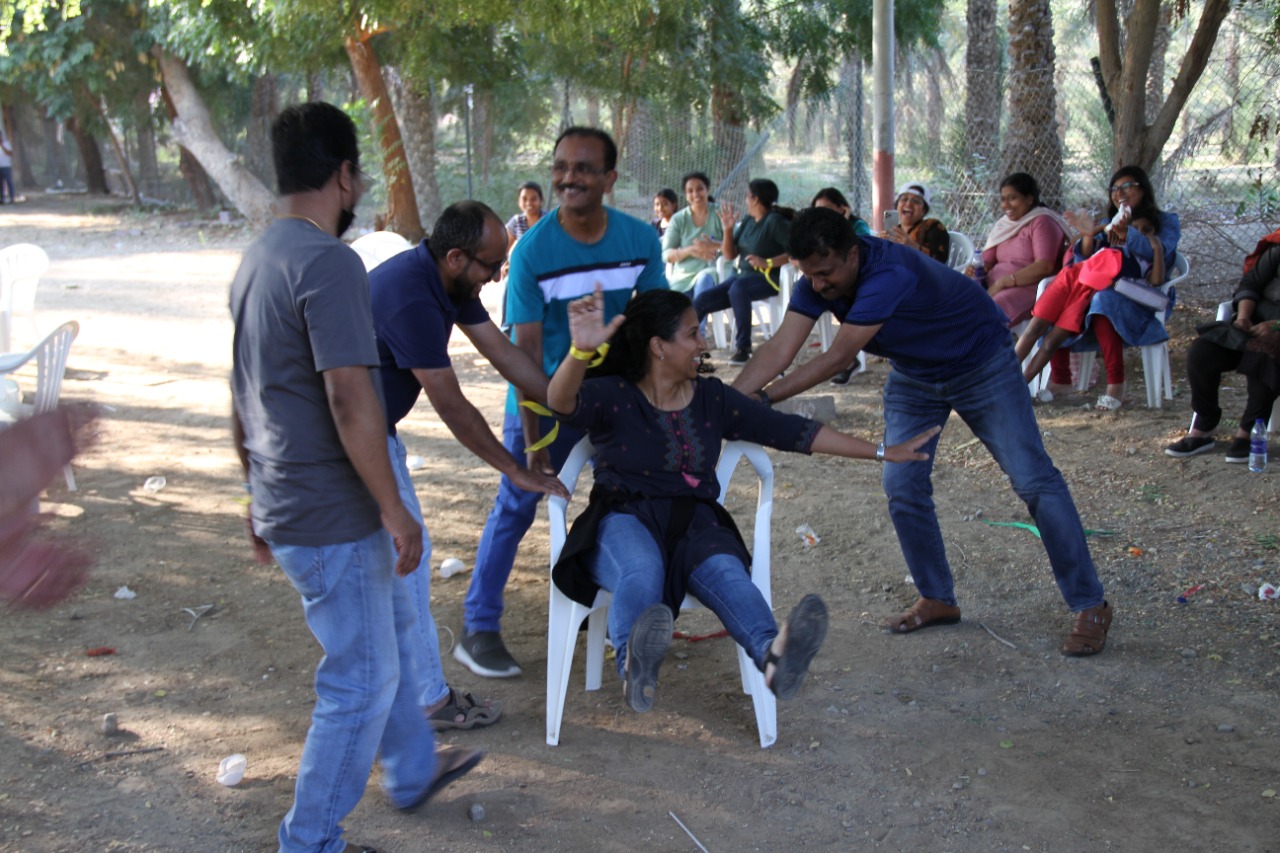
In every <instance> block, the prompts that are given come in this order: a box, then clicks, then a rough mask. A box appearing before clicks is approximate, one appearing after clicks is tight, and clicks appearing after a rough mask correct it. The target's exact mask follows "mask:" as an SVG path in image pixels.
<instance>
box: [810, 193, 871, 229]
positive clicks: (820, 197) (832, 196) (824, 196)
mask: <svg viewBox="0 0 1280 853" xmlns="http://www.w3.org/2000/svg"><path fill="white" fill-rule="evenodd" d="M809 206H810V207H829V208H831V209H832V210H834V211H836V212H837V213H839V214H840V215H841V216H843V217H844V218H845V219H847V220H849V221H850V222H852V223H853V233H854V234H857V235H858V236H859V237H870V236H871V226H869V225H867V223H866V222H865V221H864V220H863V219H862V217H861V216H858V215H857V214H856V213H854V212H853V208H852V207H850V206H849V200H848V199H847V198H845V197H844V193H842V192H840V190H838V189H836V188H835V187H823V188H822V189H820V190H818V194H817V195H815V196H814V197H813V201H812V202H810V203H809Z"/></svg>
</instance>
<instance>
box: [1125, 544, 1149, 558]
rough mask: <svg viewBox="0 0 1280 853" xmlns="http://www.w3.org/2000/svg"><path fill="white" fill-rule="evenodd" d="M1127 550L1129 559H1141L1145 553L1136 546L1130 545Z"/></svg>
mask: <svg viewBox="0 0 1280 853" xmlns="http://www.w3.org/2000/svg"><path fill="white" fill-rule="evenodd" d="M1127 550H1128V553H1129V556H1130V557H1141V556H1142V555H1143V554H1145V553H1146V552H1145V551H1143V550H1142V549H1141V548H1139V547H1138V546H1137V545H1130V546H1129V547H1128V549H1127Z"/></svg>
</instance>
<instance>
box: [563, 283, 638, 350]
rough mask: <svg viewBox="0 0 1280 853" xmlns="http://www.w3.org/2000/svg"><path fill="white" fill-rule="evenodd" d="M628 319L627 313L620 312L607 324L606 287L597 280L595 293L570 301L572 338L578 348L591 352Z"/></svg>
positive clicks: (570, 330) (570, 331)
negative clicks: (605, 314)
mask: <svg viewBox="0 0 1280 853" xmlns="http://www.w3.org/2000/svg"><path fill="white" fill-rule="evenodd" d="M626 319H627V317H626V315H625V314H619V315H618V316H616V317H614V318H613V320H611V321H610V322H609V323H608V325H606V324H605V322H604V287H602V286H601V284H600V282H596V290H595V293H592V294H590V295H589V296H584V297H582V298H581V299H578V300H575V301H573V302H570V303H569V335H570V339H571V340H572V341H573V345H574V346H575V347H577V348H578V349H580V350H584V351H586V352H591V351H592V350H596V349H599V347H600V345H601V344H603V343H604V342H605V341H607V340H609V339H610V338H612V337H613V333H614V332H616V331H618V327H619V326H621V325H622V322H623V321H624V320H626Z"/></svg>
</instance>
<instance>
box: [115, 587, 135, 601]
mask: <svg viewBox="0 0 1280 853" xmlns="http://www.w3.org/2000/svg"><path fill="white" fill-rule="evenodd" d="M137 597H138V594H137V593H136V592H134V591H133V590H131V589H129V587H127V586H122V587H120V588H119V589H117V590H116V598H118V599H120V600H121V601H132V600H133V599H135V598H137Z"/></svg>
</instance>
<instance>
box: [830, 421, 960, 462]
mask: <svg viewBox="0 0 1280 853" xmlns="http://www.w3.org/2000/svg"><path fill="white" fill-rule="evenodd" d="M940 432H942V427H940V426H936V427H933V428H932V429H928V430H925V431H924V432H922V433H920V434H919V435H917V436H916V437H915V438H909V439H907V440H906V441H904V442H902V443H901V444H895V445H892V446H890V447H886V448H885V449H884V461H885V462H923V461H924V460H926V459H928V458H929V454H928V453H921V452H919V449H920V448H921V447H923V446H924V445H926V444H928V443H929V441H931V440H932V439H933V437H934V436H935V435H937V434H938V433H940ZM812 450H813V452H814V453H826V454H829V455H831V456H845V457H848V458H849V459H875V458H876V445H874V444H872V443H871V442H869V441H863V440H862V439H860V438H854V437H853V436H851V435H846V434H845V433H842V432H840V431H839V430H835V429H832V428H831V427H829V426H824V427H823V428H822V429H820V430H818V435H817V437H815V438H814V440H813V448H812Z"/></svg>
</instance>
